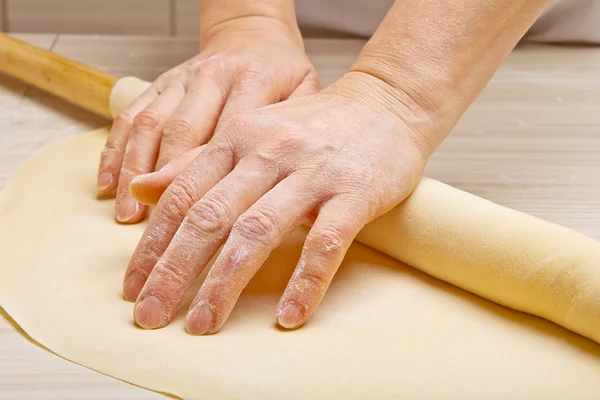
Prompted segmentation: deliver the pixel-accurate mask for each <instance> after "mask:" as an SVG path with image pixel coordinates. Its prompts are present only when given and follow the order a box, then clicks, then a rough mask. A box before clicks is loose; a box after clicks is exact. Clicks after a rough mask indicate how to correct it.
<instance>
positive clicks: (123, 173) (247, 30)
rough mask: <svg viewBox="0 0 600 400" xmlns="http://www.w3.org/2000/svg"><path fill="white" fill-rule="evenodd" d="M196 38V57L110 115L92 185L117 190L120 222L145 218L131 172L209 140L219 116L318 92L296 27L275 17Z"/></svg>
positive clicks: (238, 23) (217, 29)
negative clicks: (131, 190) (199, 45)
mask: <svg viewBox="0 0 600 400" xmlns="http://www.w3.org/2000/svg"><path fill="white" fill-rule="evenodd" d="M257 25H259V26H260V28H257ZM201 39H202V42H203V43H202V51H201V52H200V54H199V55H198V56H196V57H194V58H192V59H191V60H189V61H187V62H185V63H183V64H181V65H179V66H177V67H175V68H173V69H172V70H170V71H168V72H166V73H164V74H163V75H161V76H160V77H159V78H158V79H157V80H156V81H155V82H154V83H153V84H152V86H151V87H150V88H149V89H148V90H147V91H146V92H145V93H143V94H142V95H141V96H140V97H139V98H138V99H137V100H135V101H134V102H132V103H131V104H130V105H129V106H128V107H127V108H125V109H124V110H123V111H122V112H121V113H120V114H119V115H118V116H117V117H116V118H115V122H114V125H113V128H112V129H111V131H110V135H109V137H108V141H107V142H106V147H105V149H104V151H103V152H102V156H101V160H100V167H99V171H98V188H99V190H100V191H101V192H104V193H109V192H112V191H113V190H115V189H117V201H116V219H117V220H118V221H119V222H123V223H135V222H138V221H140V220H141V219H142V218H143V217H144V214H145V208H146V207H145V206H143V205H141V204H139V203H138V202H136V201H135V200H134V199H133V197H131V196H130V194H129V184H130V182H131V180H132V179H133V178H134V177H136V176H138V175H141V174H146V173H149V172H152V171H154V170H159V169H160V168H162V167H163V166H164V165H165V164H167V163H168V162H169V161H171V160H172V159H174V158H176V157H178V156H179V155H181V154H182V153H184V152H186V151H188V150H190V149H193V148H195V147H197V146H200V145H202V144H204V143H206V142H208V141H209V140H210V137H211V135H212V134H213V131H214V129H215V127H216V126H217V124H218V123H219V121H221V122H222V121H224V120H227V119H228V118H230V117H231V116H232V115H235V114H237V113H242V112H246V111H249V110H253V109H255V108H258V107H261V106H264V105H269V104H272V103H277V102H279V101H282V100H285V99H287V98H290V97H296V96H302V95H307V94H312V93H314V92H316V91H317V90H318V86H319V83H318V77H317V73H316V71H315V69H314V67H313V66H312V64H311V62H310V61H309V59H308V57H307V56H306V53H305V52H304V48H303V44H302V39H301V37H300V35H299V33H298V32H297V31H295V30H294V29H291V28H289V27H288V26H287V25H286V24H284V23H282V22H280V21H278V20H276V19H273V18H260V17H252V18H250V19H249V20H246V19H244V18H239V19H235V20H233V21H229V22H227V23H223V24H221V25H218V26H215V27H212V28H211V29H209V30H208V31H207V33H206V34H204V35H203V36H202V38H201Z"/></svg>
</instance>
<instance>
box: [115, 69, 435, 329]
mask: <svg viewBox="0 0 600 400" xmlns="http://www.w3.org/2000/svg"><path fill="white" fill-rule="evenodd" d="M360 75H361V74H353V73H350V74H347V75H346V76H345V77H344V78H342V79H341V80H340V81H339V83H337V84H335V85H333V86H332V87H331V88H329V89H327V90H325V91H324V92H321V93H319V94H315V95H312V96H309V97H304V98H299V99H293V100H288V101H286V102H283V103H280V104H276V105H272V106H268V107H263V108H261V109H258V110H255V111H253V112H250V113H246V114H243V115H239V116H235V117H233V118H231V119H229V120H228V122H227V123H225V124H223V125H222V126H220V128H219V129H218V130H217V131H216V133H215V135H214V137H213V139H212V140H211V141H210V143H208V144H207V145H206V146H205V147H204V149H202V150H201V151H196V153H199V154H198V155H197V157H196V158H195V159H194V160H193V161H192V162H191V163H190V164H189V165H188V166H187V167H186V168H185V169H184V170H183V172H182V173H181V174H179V175H178V176H177V177H176V178H175V179H174V180H173V182H172V184H171V185H170V186H168V188H167V189H166V191H165V192H164V194H163V195H162V197H160V194H161V192H162V190H164V189H165V187H166V186H167V185H168V184H169V182H170V181H171V180H172V179H173V177H174V176H175V175H176V173H177V171H176V170H177V169H178V165H179V167H180V166H181V165H183V164H185V162H178V161H175V162H174V163H173V164H171V165H170V166H169V167H168V168H166V169H164V170H163V171H159V172H156V173H153V174H150V175H147V176H142V177H139V178H138V179H136V180H135V181H134V182H133V184H132V192H133V193H134V194H136V195H139V196H138V197H139V198H143V199H145V201H146V202H148V203H152V202H153V201H156V200H157V199H158V198H159V197H160V201H159V202H158V206H157V208H156V210H155V212H154V213H153V215H152V217H151V219H150V223H149V225H148V227H147V229H146V231H145V234H144V235H143V237H142V239H141V241H140V243H139V245H138V247H137V249H136V250H135V253H134V255H133V257H132V259H131V262H130V264H129V267H128V269H127V272H126V275H125V283H124V294H125V297H126V299H128V300H132V301H133V300H137V303H136V305H135V313H134V314H135V320H136V321H137V323H138V324H139V325H140V326H141V327H143V328H159V327H162V326H165V325H166V324H168V323H169V322H170V321H171V320H172V318H173V317H174V315H175V313H176V311H177V310H178V308H179V307H180V305H181V304H182V301H183V299H184V296H185V295H186V293H187V292H188V291H189V289H190V287H191V285H192V283H193V282H194V281H195V279H196V278H197V277H198V275H199V274H200V273H201V271H202V270H203V268H205V266H206V265H207V263H208V262H209V260H210V259H211V258H212V256H213V255H214V254H215V252H216V251H217V250H218V249H219V247H220V246H221V245H222V244H223V243H225V245H224V247H223V249H222V251H221V253H220V255H219V256H218V258H217V260H216V262H215V263H214V265H213V267H212V269H211V270H210V272H209V274H208V276H207V278H206V280H205V282H204V284H203V285H202V287H201V289H200V290H199V292H198V293H197V295H196V297H195V299H194V301H193V303H192V305H191V307H190V309H189V311H188V313H187V317H186V329H187V331H188V332H190V333H193V334H207V333H214V332H216V331H218V330H219V329H220V328H221V327H222V325H223V324H224V323H225V320H226V319H227V317H228V316H229V314H230V312H231V311H232V308H233V307H234V304H235V303H236V301H237V299H238V297H239V295H240V293H241V291H242V289H243V288H244V287H245V286H246V285H247V284H248V282H249V280H250V279H251V278H252V276H253V275H254V274H255V273H256V271H257V270H258V269H259V268H260V267H261V265H262V264H263V262H264V261H265V260H266V259H267V257H268V256H269V254H270V252H271V250H273V249H274V248H275V247H277V246H278V245H279V244H280V243H281V241H282V240H284V238H285V237H286V236H288V235H289V234H290V233H291V232H292V231H294V230H295V229H296V228H297V227H298V226H299V225H301V224H303V223H309V224H312V229H311V230H310V233H309V234H308V237H307V238H306V242H305V245H304V248H303V251H302V255H301V258H300V261H299V263H298V265H297V268H296V270H295V272H294V274H293V276H292V278H291V280H290V282H289V284H288V286H287V289H286V290H285V293H284V294H283V297H282V298H281V300H280V302H279V306H278V311H277V321H278V323H279V324H280V325H281V326H283V327H285V328H295V327H298V326H300V325H302V324H303V323H304V322H306V321H307V320H308V319H309V318H310V316H311V315H312V313H313V312H314V311H315V308H316V307H317V306H318V304H319V303H320V302H321V300H322V298H323V296H324V294H325V291H326V290H327V288H328V286H329V284H330V282H331V280H332V278H333V276H334V274H335V273H336V271H337V269H338V267H339V265H340V263H341V261H342V258H343V257H344V255H345V253H346V250H347V249H348V247H349V246H350V244H351V243H352V241H353V239H354V237H355V236H356V235H357V233H358V232H359V231H360V229H361V228H362V227H363V226H364V225H365V224H366V223H368V222H370V221H371V220H373V219H374V218H376V217H377V216H379V215H381V214H383V213H385V212H387V211H388V210H390V209H391V208H393V207H394V206H395V205H397V204H398V203H399V202H401V201H402V200H404V199H405V198H406V197H407V196H408V195H409V194H410V193H411V192H412V190H413V189H414V188H415V186H416V185H417V183H418V181H419V178H420V175H421V172H422V170H423V167H424V165H425V161H426V159H427V157H428V154H427V153H426V151H425V149H426V148H427V146H425V145H424V143H423V142H422V138H423V135H420V134H418V133H417V132H416V131H415V130H414V129H413V128H411V126H409V125H408V124H407V123H405V122H404V121H403V119H402V118H399V117H398V116H397V114H396V113H392V112H390V111H389V110H388V109H387V108H385V107H379V106H377V105H374V104H373V102H372V101H370V100H368V99H369V96H367V95H365V96H362V97H361V96H360V95H357V94H356V93H367V92H369V90H371V89H372V87H373V85H372V84H371V82H369V80H370V79H367V80H366V81H365V80H363V78H362V77H360ZM369 78H372V77H369ZM347 88H353V89H355V90H356V93H352V92H350V91H348V90H347ZM407 115H408V114H407ZM411 115H413V116H414V115H416V113H411ZM188 158H189V155H188Z"/></svg>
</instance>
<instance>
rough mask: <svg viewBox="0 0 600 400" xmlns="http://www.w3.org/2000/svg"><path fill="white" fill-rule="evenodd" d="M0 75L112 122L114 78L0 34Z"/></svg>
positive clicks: (115, 80) (115, 79)
mask: <svg viewBox="0 0 600 400" xmlns="http://www.w3.org/2000/svg"><path fill="white" fill-rule="evenodd" d="M0 72H3V73H5V74H7V75H10V76H12V77H14V78H17V79H19V80H21V81H23V82H27V83H29V84H31V85H32V86H35V87H37V88H39V89H42V90H44V91H46V92H48V93H50V94H52V95H54V96H56V97H59V98H61V99H63V100H66V101H69V102H71V103H73V104H76V105H78V106H80V107H82V108H85V109H87V110H90V111H93V112H95V113H96V114H98V115H101V116H104V117H106V118H111V117H112V114H111V112H110V106H109V103H110V100H109V99H110V93H111V91H112V88H113V86H114V85H115V84H116V83H117V79H118V78H117V77H116V76H115V75H111V74H109V73H107V72H104V71H101V70H99V69H95V68H90V67H89V66H88V65H85V64H82V63H78V62H77V61H73V60H71V59H68V58H66V57H61V56H59V55H57V54H56V53H53V52H51V51H48V50H45V49H41V48H39V47H37V46H32V45H30V44H29V43H27V42H25V41H22V40H19V39H16V38H14V37H12V36H9V35H6V34H3V33H0Z"/></svg>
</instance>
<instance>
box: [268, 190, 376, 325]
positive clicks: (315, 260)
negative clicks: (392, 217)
mask: <svg viewBox="0 0 600 400" xmlns="http://www.w3.org/2000/svg"><path fill="white" fill-rule="evenodd" d="M366 208H367V207H360V206H358V205H357V204H356V203H354V202H352V201H348V200H347V199H343V198H333V199H331V200H330V201H328V202H327V203H325V204H324V205H323V206H322V207H321V209H320V210H319V215H318V216H317V219H316V221H315V223H314V225H313V227H312V228H311V230H310V232H309V234H308V236H307V237H306V241H305V243H304V248H303V249H302V254H301V256H300V261H299V262H298V266H297V267H296V269H295V271H294V274H293V275H292V278H291V279H290V281H289V283H288V285H287V288H286V290H285V292H284V293H283V296H282V298H281V300H280V301H279V305H278V307H277V322H278V323H279V325H280V326H282V327H284V328H288V329H292V328H297V327H298V326H300V325H302V324H304V323H305V322H306V321H308V319H309V318H310V317H311V315H312V314H313V312H314V311H315V309H316V308H317V306H318V305H319V304H320V303H321V300H322V299H323V296H324V295H325V292H326V291H327V288H328V287H329V284H330V283H331V280H332V279H333V276H334V275H335V273H336V271H337V270H338V268H339V266H340V263H341V262H342V259H343V258H344V255H345V254H346V251H347V250H348V247H350V244H351V243H352V241H353V240H354V238H355V237H356V235H357V234H358V232H359V231H360V230H361V229H362V227H363V226H364V224H365V222H366V215H367V211H366ZM362 209H365V211H363V210H362Z"/></svg>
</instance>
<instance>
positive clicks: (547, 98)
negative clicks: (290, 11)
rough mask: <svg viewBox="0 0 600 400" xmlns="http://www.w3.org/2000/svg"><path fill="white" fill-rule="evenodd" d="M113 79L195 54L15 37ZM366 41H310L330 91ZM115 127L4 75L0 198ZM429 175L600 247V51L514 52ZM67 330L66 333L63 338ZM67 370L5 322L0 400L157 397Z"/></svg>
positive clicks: (128, 42)
mask: <svg viewBox="0 0 600 400" xmlns="http://www.w3.org/2000/svg"><path fill="white" fill-rule="evenodd" d="M20 37H21V38H23V39H25V40H28V41H30V42H31V43H34V44H36V45H38V46H41V47H44V48H47V49H52V50H53V51H55V52H57V53H60V54H62V55H65V56H67V57H70V58H73V59H76V60H78V61H82V62H85V63H88V64H90V65H93V66H95V67H98V68H101V69H104V70H106V71H109V72H112V73H115V74H118V75H136V76H139V77H142V78H145V79H148V80H152V79H153V78H155V77H156V76H157V75H158V74H159V73H161V72H163V71H165V70H166V69H168V68H170V67H172V66H174V65H176V64H178V63H180V62H182V61H184V60H186V59H187V58H189V57H191V56H192V55H194V53H195V52H196V49H197V46H198V45H197V42H196V41H195V40H192V39H182V38H134V37H104V36H101V37H97V36H94V37H91V36H73V35H60V36H59V35H20ZM362 45H363V42H362V41H360V40H311V41H308V42H307V49H308V52H309V54H310V56H311V58H312V60H313V62H314V63H315V65H316V66H317V68H318V69H319V71H320V74H321V80H322V82H323V84H324V85H326V84H329V83H330V82H332V81H333V80H334V79H336V78H337V77H339V76H340V75H341V74H343V72H344V71H345V70H346V69H347V68H348V67H349V65H350V64H351V62H352V60H353V59H354V58H355V57H356V55H357V53H358V52H359V51H360V48H361V47H362ZM107 123H108V122H107V121H105V120H103V119H102V118H99V117H97V116H94V115H92V114H90V113H88V112H86V111H83V110H80V109H78V108H76V107H74V106H71V105H69V104H66V103H64V102H61V101H60V100H56V99H54V98H52V97H51V96H49V95H47V94H45V93H42V92H40V91H38V90H36V89H34V88H31V87H27V86H26V85H24V84H22V83H20V82H16V81H14V80H11V79H9V78H7V77H2V76H0V188H2V187H3V186H4V184H5V182H6V180H7V178H8V177H9V176H10V175H11V174H12V173H13V172H14V171H16V169H17V167H18V166H19V165H20V164H21V163H22V162H23V161H24V160H25V159H26V158H29V157H30V156H32V155H33V154H35V153H36V152H38V151H40V150H41V149H43V148H45V147H47V146H48V145H49V144H51V143H55V142H57V141H60V140H62V139H64V138H67V137H70V136H73V135H77V134H80V133H83V132H86V131H89V130H91V129H94V128H98V127H100V126H103V125H106V124H107ZM426 174H427V175H428V176H431V177H433V178H436V179H439V180H441V181H443V182H446V183H449V184H451V185H453V186H456V187H458V188H461V189H464V190H467V191H470V192H472V193H475V194H477V195H479V196H482V197H485V198H487V199H490V200H492V201H494V202H496V203H499V204H502V205H505V206H508V207H512V208H515V209H518V210H522V211H525V212H528V213H530V214H533V215H535V216H537V217H540V218H543V219H546V220H549V221H552V222H556V223H559V224H562V225H565V226H568V227H570V228H573V229H576V230H578V231H580V232H583V233H585V234H587V235H589V236H591V237H593V238H595V239H597V240H600V49H599V48H589V47H588V48H585V47H550V46H547V47H546V46H537V45H536V46H533V45H525V46H522V47H520V48H518V49H517V50H515V51H514V52H513V54H512V55H511V56H510V58H509V59H508V60H507V62H506V63H505V64H504V66H503V67H502V68H501V70H500V71H499V72H498V74H496V76H495V77H494V79H493V80H492V82H491V83H490V84H489V86H488V88H487V89H486V90H485V91H484V93H483V94H482V95H481V96H480V98H479V99H478V100H477V102H476V103H475V104H474V105H473V106H472V107H471V109H470V110H469V112H468V113H467V114H466V115H465V117H464V118H463V120H462V121H461V122H460V124H459V125H458V126H457V127H456V129H455V130H454V132H453V133H452V135H451V136H450V138H449V139H448V140H447V141H446V142H445V143H444V144H443V145H442V146H441V148H440V149H439V150H438V152H437V153H436V154H435V156H434V157H433V158H432V160H431V161H430V163H429V165H428V168H427V171H426ZM57 329H60V327H57ZM158 396H159V395H158V394H155V393H152V392H149V391H144V390H141V389H139V388H136V387H134V386H131V385H128V384H125V383H122V382H119V381H117V380H114V379H111V378H108V377H106V376H103V375H100V374H98V373H95V372H92V371H90V370H87V369H85V368H83V367H80V366H78V365H75V364H72V363H70V362H68V361H65V360H63V359H61V358H59V357H57V356H55V355H53V354H51V353H49V352H47V351H45V350H42V349H41V348H40V347H38V346H36V345H35V344H33V343H32V342H30V341H28V340H27V339H26V338H25V337H24V336H22V335H21V334H20V333H19V332H18V331H17V330H16V329H15V327H14V326H12V325H11V323H10V322H9V320H8V319H7V317H6V316H5V317H4V318H0V398H2V399H4V398H6V399H9V398H10V399H18V398H22V399H25V398H27V399H31V398H44V399H48V398H60V399H82V398H138V399H142V398H143V399H146V398H155V397H158Z"/></svg>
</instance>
